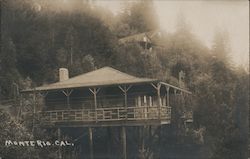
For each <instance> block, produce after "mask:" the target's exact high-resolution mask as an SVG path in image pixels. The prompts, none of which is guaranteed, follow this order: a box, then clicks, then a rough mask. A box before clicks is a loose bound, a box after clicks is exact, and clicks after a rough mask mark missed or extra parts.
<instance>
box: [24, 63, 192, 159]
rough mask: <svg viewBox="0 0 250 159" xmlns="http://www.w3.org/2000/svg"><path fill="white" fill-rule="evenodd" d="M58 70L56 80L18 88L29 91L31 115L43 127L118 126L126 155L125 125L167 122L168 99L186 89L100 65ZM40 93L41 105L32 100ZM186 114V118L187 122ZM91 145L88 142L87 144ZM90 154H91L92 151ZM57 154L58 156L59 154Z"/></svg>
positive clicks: (90, 127)
mask: <svg viewBox="0 0 250 159" xmlns="http://www.w3.org/2000/svg"><path fill="white" fill-rule="evenodd" d="M68 74H69V73H68V70H67V69H64V68H61V69H60V70H59V82H56V83H52V84H49V85H44V86H41V87H36V88H34V89H28V90H23V91H22V94H23V95H24V94H27V93H29V94H33V99H34V104H33V105H34V109H33V110H34V113H35V114H37V117H38V118H39V119H40V121H41V122H40V123H41V125H39V126H42V127H48V128H51V127H52V128H58V129H60V128H65V127H68V128H70V127H87V128H89V133H90V135H89V136H90V140H91V143H92V128H94V127H112V126H116V127H121V128H122V129H121V130H122V131H121V132H122V138H123V140H122V141H123V158H126V126H146V125H154V126H160V125H164V124H170V123H171V107H172V105H171V103H172V102H171V98H172V97H173V96H175V95H178V94H181V95H186V96H188V95H189V94H191V93H190V92H189V91H187V90H184V89H182V88H179V87H176V86H173V85H170V84H167V83H165V82H161V81H159V80H157V79H150V78H138V77H135V76H131V75H128V74H126V73H123V72H120V71H118V70H116V69H114V68H111V67H103V68H100V69H97V70H94V71H91V72H88V73H85V74H82V75H79V76H76V77H72V78H69V76H68ZM38 96H42V97H43V101H42V104H41V102H40V103H39V102H37V101H36V99H37V98H38ZM190 119H191V118H188V119H187V121H190ZM92 146H93V143H92ZM91 154H92V155H91V156H92V157H90V158H93V150H92V152H91ZM59 158H60V157H59Z"/></svg>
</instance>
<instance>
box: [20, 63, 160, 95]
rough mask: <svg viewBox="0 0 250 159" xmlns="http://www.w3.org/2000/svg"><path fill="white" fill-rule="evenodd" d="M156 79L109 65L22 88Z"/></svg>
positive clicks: (42, 88) (101, 84) (107, 83)
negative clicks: (137, 75) (57, 80)
mask: <svg viewBox="0 0 250 159" xmlns="http://www.w3.org/2000/svg"><path fill="white" fill-rule="evenodd" d="M156 81H158V80H157V79H149V78H138V77H135V76H131V75H128V74H126V73H123V72H121V71H118V70H116V69H114V68H111V67H103V68H100V69H97V70H94V71H91V72H88V73H85V74H81V75H78V76H75V77H72V78H69V79H68V80H65V81H61V82H56V83H53V84H49V85H45V86H41V87H36V88H35V89H29V90H24V91H23V92H29V91H34V90H36V91H46V90H58V89H67V88H80V87H95V86H108V85H119V84H137V83H147V82H156Z"/></svg>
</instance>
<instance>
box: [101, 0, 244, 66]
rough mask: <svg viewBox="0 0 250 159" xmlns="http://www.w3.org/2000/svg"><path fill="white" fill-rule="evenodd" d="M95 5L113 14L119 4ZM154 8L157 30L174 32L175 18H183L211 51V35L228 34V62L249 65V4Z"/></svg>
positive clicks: (162, 4)
mask: <svg viewBox="0 0 250 159" xmlns="http://www.w3.org/2000/svg"><path fill="white" fill-rule="evenodd" d="M96 3H97V4H98V5H101V6H104V7H105V8H108V9H110V10H111V11H112V12H114V13H116V12H118V11H119V10H120V8H121V6H122V1H121V0H120V1H118V0H109V1H107V0H99V1H97V2H96ZM154 5H155V8H156V11H157V15H158V18H159V22H160V27H161V29H163V30H165V31H167V32H173V31H175V26H176V18H177V17H178V15H179V14H180V13H181V14H184V15H185V18H186V20H187V23H188V24H189V25H190V26H191V29H192V32H193V33H195V35H196V36H197V37H198V38H199V39H201V40H202V41H203V42H204V43H205V44H206V45H207V46H208V47H211V44H212V41H213V37H214V32H215V31H216V30H218V29H219V30H223V31H226V32H228V33H229V38H230V45H231V54H230V55H231V58H232V61H233V62H234V63H236V64H238V65H244V66H245V67H248V62H249V2H248V1H243V0H242V1H236V0H235V1H225V0H224V1H212V2H211V1H202V0H200V1H199V0H193V1H192V0H189V1H180V0H179V1H171V0H168V1H163V0H155V1H154Z"/></svg>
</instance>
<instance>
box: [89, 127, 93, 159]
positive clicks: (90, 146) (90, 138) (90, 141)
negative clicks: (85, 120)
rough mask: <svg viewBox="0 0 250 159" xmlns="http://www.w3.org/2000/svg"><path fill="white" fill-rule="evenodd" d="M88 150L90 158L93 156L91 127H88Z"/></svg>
mask: <svg viewBox="0 0 250 159" xmlns="http://www.w3.org/2000/svg"><path fill="white" fill-rule="evenodd" d="M89 150H90V159H93V158H94V151H93V132H92V128H91V127H89Z"/></svg>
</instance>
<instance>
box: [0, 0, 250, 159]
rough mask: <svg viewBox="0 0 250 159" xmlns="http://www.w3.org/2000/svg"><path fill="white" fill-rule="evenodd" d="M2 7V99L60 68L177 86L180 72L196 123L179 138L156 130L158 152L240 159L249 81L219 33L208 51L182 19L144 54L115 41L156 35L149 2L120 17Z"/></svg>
mask: <svg viewBox="0 0 250 159" xmlns="http://www.w3.org/2000/svg"><path fill="white" fill-rule="evenodd" d="M1 3H2V4H1V5H2V19H1V29H2V30H1V32H2V34H1V53H0V88H1V89H0V97H1V98H2V99H3V98H12V97H13V89H12V88H13V83H17V84H19V86H20V87H21V88H24V87H25V82H26V79H27V78H30V79H31V80H32V85H33V86H36V85H40V84H45V83H50V82H54V81H57V80H58V79H57V78H58V77H57V74H58V72H57V71H58V68H59V67H67V68H69V70H70V73H71V74H70V76H74V75H77V74H80V73H84V72H88V71H90V70H93V69H95V68H100V67H102V66H106V65H109V66H112V67H114V68H117V69H119V70H121V71H124V72H127V73H130V74H132V75H137V76H144V77H145V76H146V77H153V78H159V79H162V80H164V81H167V82H170V83H172V84H175V85H176V83H175V82H176V81H175V78H178V73H179V72H180V71H181V70H183V71H184V72H185V73H186V78H185V82H186V84H187V88H188V89H189V90H191V91H192V92H193V93H194V97H193V98H194V101H195V102H194V103H193V110H194V123H193V125H192V126H191V128H184V129H186V130H182V131H181V132H177V130H176V129H174V128H173V127H170V128H166V129H164V130H162V131H163V136H164V140H163V141H162V142H161V145H160V147H162V149H164V150H163V151H166V152H168V151H169V152H168V153H169V154H170V151H171V150H172V149H171V148H170V147H171V146H172V147H174V148H175V149H180V147H179V145H182V148H183V147H184V148H187V147H188V146H190V145H192V146H193V148H196V147H197V146H198V147H201V148H200V149H199V151H200V153H197V154H196V156H198V155H200V156H202V155H204V156H202V157H201V158H211V159H223V158H225V159H231V158H232V159H235V158H239V159H240V158H246V155H247V154H246V152H247V149H246V148H247V146H246V145H247V140H246V139H247V135H248V134H247V133H248V132H247V131H248V129H247V124H248V120H247V119H248V113H247V112H248V91H249V89H248V88H249V85H248V84H249V83H248V82H249V77H248V75H249V74H248V73H247V72H246V71H244V69H242V68H235V67H233V66H232V64H230V59H229V58H228V56H227V55H228V53H229V52H228V51H229V50H228V47H229V46H228V44H227V43H226V41H227V40H228V39H227V37H225V36H224V35H222V34H221V33H216V35H215V40H214V45H213V48H207V47H206V46H205V45H204V44H203V43H202V42H201V41H200V40H199V39H197V38H196V37H195V35H194V34H193V33H192V32H191V31H190V30H189V27H188V26H187V25H186V24H185V22H184V20H182V22H180V23H178V24H177V30H176V32H174V33H164V34H162V37H161V38H162V40H163V41H164V49H153V50H152V51H151V52H149V51H145V50H144V49H143V48H142V47H141V46H140V45H138V44H136V43H129V44H119V42H118V39H119V38H122V37H125V36H128V35H132V34H136V33H141V32H146V31H151V30H154V29H157V28H158V23H157V20H155V19H157V17H155V16H156V14H155V12H154V8H153V4H152V2H151V1H147V3H143V2H136V3H125V4H124V5H125V6H124V9H123V10H122V11H121V12H119V13H118V15H113V14H112V13H110V12H109V11H107V10H105V9H104V8H100V7H97V6H95V7H93V6H91V5H90V4H88V3H87V2H86V3H82V1H81V2H80V1H77V0H74V1H73V0H72V1H71V2H70V4H64V3H63V2H62V1H60V0H55V1H53V2H52V1H50V0H37V1H35V3H34V1H31V0H8V1H7V0H3V1H1ZM57 3H60V5H57ZM68 3H69V2H68ZM135 68H136V69H135ZM0 115H1V118H4V119H3V120H1V121H6V122H1V124H0V127H2V128H5V129H4V132H7V134H6V135H7V136H8V134H10V135H9V137H11V135H14V134H20V133H19V131H11V130H12V129H15V128H16V129H17V130H19V129H20V128H19V127H18V125H15V124H14V125H13V123H12V122H10V119H9V118H8V119H7V117H6V116H5V115H3V114H2V113H1V114H0ZM10 124H12V125H10ZM10 127H11V129H9V128H10ZM8 129H9V130H8ZM1 130H2V129H1ZM197 134H198V135H197ZM197 136H198V137H197ZM1 138H2V136H1ZM190 139H193V140H192V141H191V140H190ZM194 141H195V142H194ZM152 144H153V146H152V147H157V146H159V145H157V144H159V143H157V142H156V143H154V141H152ZM154 144H155V145H154ZM201 145H202V146H201ZM185 146H187V147H185ZM192 146H191V147H192ZM0 147H1V146H0ZM196 149H197V148H196ZM4 151H5V150H4ZM155 151H158V150H155ZM190 151H192V152H193V151H194V149H190ZM6 152H7V151H6ZM180 152H181V150H180ZM180 152H179V153H180ZM176 153H178V152H176ZM205 155H206V156H205ZM20 157H21V156H20ZM26 157H27V156H26ZM24 158H25V156H24ZM197 158H199V157H197Z"/></svg>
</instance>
